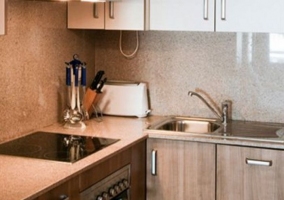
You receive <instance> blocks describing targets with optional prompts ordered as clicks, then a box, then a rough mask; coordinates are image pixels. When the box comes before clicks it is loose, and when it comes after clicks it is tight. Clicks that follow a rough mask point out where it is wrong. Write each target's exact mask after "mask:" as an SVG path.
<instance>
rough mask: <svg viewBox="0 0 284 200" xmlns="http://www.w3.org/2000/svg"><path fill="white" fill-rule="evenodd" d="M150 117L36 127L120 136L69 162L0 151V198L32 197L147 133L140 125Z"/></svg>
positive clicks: (85, 134) (57, 130)
mask: <svg viewBox="0 0 284 200" xmlns="http://www.w3.org/2000/svg"><path fill="white" fill-rule="evenodd" d="M150 122H151V119H150V118H140V119H138V118H123V117H104V118H103V121H102V122H96V121H95V120H94V119H91V120H89V121H86V122H85V124H86V128H85V129H84V130H81V129H67V128H64V127H63V126H62V124H54V125H52V126H49V127H45V128H42V129H40V130H36V131H45V132H56V133H66V134H74V135H84V136H96V137H106V138H117V139H120V140H119V141H118V142H116V143H114V144H112V145H110V146H108V147H106V148H104V149H102V150H100V151H98V152H96V153H94V154H92V155H89V156H87V157H86V158H84V159H82V160H79V161H77V162H75V163H73V164H71V163H63V162H57V161H48V160H41V159H31V158H23V157H15V156H6V155H0V160H1V164H0V180H1V186H0V188H1V199H9V200H13V199H15V200H19V199H33V198H35V197H37V196H38V195H40V194H43V193H44V192H46V191H48V190H50V189H52V188H53V187H56V186H57V185H59V184H61V183H63V182H64V181H66V180H67V179H69V178H72V177H74V176H76V175H78V174H79V173H80V172H82V170H85V169H88V167H90V166H91V165H93V164H94V163H99V162H102V161H103V160H105V159H107V158H108V157H109V156H111V155H113V154H114V153H115V152H118V151H121V150H123V149H124V148H126V147H128V146H130V145H132V144H134V143H135V142H138V141H140V140H141V139H144V138H145V137H147V135H146V134H145V133H144V132H143V129H144V128H145V127H147V125H148V123H150Z"/></svg>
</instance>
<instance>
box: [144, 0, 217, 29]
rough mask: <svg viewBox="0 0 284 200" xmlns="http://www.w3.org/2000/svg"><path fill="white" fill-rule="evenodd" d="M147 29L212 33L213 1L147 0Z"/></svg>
mask: <svg viewBox="0 0 284 200" xmlns="http://www.w3.org/2000/svg"><path fill="white" fill-rule="evenodd" d="M149 9H150V12H149V15H150V16H149V21H150V22H149V23H150V25H149V29H150V30H170V31H214V0H149Z"/></svg>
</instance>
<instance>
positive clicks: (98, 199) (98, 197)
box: [96, 195, 104, 200]
mask: <svg viewBox="0 0 284 200" xmlns="http://www.w3.org/2000/svg"><path fill="white" fill-rule="evenodd" d="M96 200H104V199H103V197H102V196H101V195H99V196H97V198H96Z"/></svg>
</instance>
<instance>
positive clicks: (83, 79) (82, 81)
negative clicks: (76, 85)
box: [81, 65, 87, 86]
mask: <svg viewBox="0 0 284 200" xmlns="http://www.w3.org/2000/svg"><path fill="white" fill-rule="evenodd" d="M86 76H87V70H86V66H85V65H83V66H82V76H81V85H82V86H86V85H87V77H86Z"/></svg>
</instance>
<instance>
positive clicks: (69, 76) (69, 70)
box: [66, 65, 71, 86]
mask: <svg viewBox="0 0 284 200" xmlns="http://www.w3.org/2000/svg"><path fill="white" fill-rule="evenodd" d="M66 85H68V86H71V67H70V65H68V66H66Z"/></svg>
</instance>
